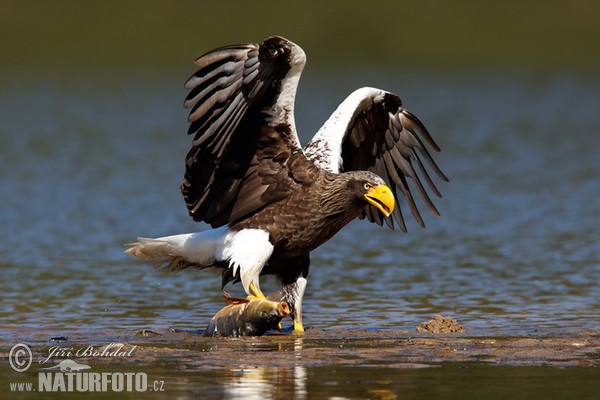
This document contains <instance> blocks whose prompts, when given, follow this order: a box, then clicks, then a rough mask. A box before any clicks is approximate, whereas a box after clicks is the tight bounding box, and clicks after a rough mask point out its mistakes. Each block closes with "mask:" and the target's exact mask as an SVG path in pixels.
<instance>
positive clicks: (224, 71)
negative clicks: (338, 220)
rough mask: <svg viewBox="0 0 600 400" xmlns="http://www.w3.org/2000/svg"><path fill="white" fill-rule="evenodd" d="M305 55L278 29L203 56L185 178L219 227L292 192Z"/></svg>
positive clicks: (193, 81)
mask: <svg viewBox="0 0 600 400" xmlns="http://www.w3.org/2000/svg"><path fill="white" fill-rule="evenodd" d="M304 63H305V57H304V52H303V51H302V49H300V47H298V46H297V45H295V44H294V43H292V42H289V41H288V40H286V39H283V38H281V37H277V36H274V37H270V38H268V39H266V40H265V41H264V42H263V43H262V44H243V45H236V46H227V47H222V48H219V49H216V50H213V51H211V52H209V53H206V54H204V55H203V56H201V57H200V58H198V59H197V60H196V64H197V65H198V66H199V67H200V70H198V71H197V72H196V73H195V74H194V75H192V77H190V78H189V79H188V81H187V82H186V84H185V88H186V89H189V90H190V93H189V94H188V96H187V97H186V99H185V102H184V106H185V107H186V108H190V109H191V110H190V114H189V117H188V122H190V127H189V130H188V133H189V134H194V135H195V136H194V140H193V143H192V148H191V149H190V151H189V153H188V155H187V157H186V170H185V175H184V179H183V182H182V184H181V192H182V194H183V196H184V199H185V202H186V205H187V207H188V210H189V213H190V215H191V216H192V217H193V218H194V220H196V221H205V222H207V223H209V224H211V225H212V226H213V227H218V226H221V225H225V224H227V223H230V222H232V221H236V220H239V219H241V218H243V217H244V216H245V215H248V214H250V213H252V212H253V211H256V210H258V209H260V208H261V207H264V206H265V205H266V204H268V203H270V202H272V201H276V200H278V199H281V198H283V197H285V196H286V195H287V193H288V189H289V187H288V185H287V184H286V182H285V179H286V177H287V176H288V174H287V169H288V168H289V166H288V165H287V163H288V162H289V154H291V153H292V152H293V151H294V150H296V149H298V148H300V145H299V142H298V138H297V135H296V130H295V127H294V124H293V101H294V97H295V94H296V87H297V81H298V78H299V75H300V73H301V71H302V68H303V66H304ZM286 155H287V156H286ZM274 176H278V177H279V176H281V177H282V179H283V180H282V181H281V180H277V179H273V177H274ZM264 177H267V178H266V179H265V178H264ZM288 179H289V178H288Z"/></svg>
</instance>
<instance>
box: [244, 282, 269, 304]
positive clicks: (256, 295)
mask: <svg viewBox="0 0 600 400" xmlns="http://www.w3.org/2000/svg"><path fill="white" fill-rule="evenodd" d="M250 291H251V292H252V294H249V295H248V299H249V300H266V299H267V297H266V296H265V295H264V294H263V292H261V290H260V289H259V288H257V287H256V286H254V283H250Z"/></svg>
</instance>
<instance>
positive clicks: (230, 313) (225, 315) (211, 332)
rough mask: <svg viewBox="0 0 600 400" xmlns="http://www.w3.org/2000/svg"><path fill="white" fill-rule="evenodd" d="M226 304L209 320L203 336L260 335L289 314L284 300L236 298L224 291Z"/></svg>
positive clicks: (277, 325)
mask: <svg viewBox="0 0 600 400" xmlns="http://www.w3.org/2000/svg"><path fill="white" fill-rule="evenodd" d="M224 297H225V302H226V303H227V305H226V306H225V307H223V308H222V309H221V310H220V311H219V312H217V313H216V314H215V316H214V317H212V319H211V320H210V323H209V324H208V327H207V328H206V331H205V332H204V336H223V337H226V336H233V337H239V336H260V335H263V334H264V333H265V332H267V331H268V330H270V329H278V327H279V322H281V319H282V318H284V317H286V316H288V315H289V314H290V307H289V306H288V304H287V303H286V302H284V301H280V302H277V301H271V300H248V299H238V298H234V297H231V296H229V295H228V294H227V293H224Z"/></svg>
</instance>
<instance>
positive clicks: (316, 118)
mask: <svg viewBox="0 0 600 400" xmlns="http://www.w3.org/2000/svg"><path fill="white" fill-rule="evenodd" d="M317 77H320V78H317ZM333 77H334V75H333V74H328V73H327V72H323V73H322V74H316V72H313V74H312V75H311V74H310V73H309V74H308V75H307V77H306V79H305V80H304V81H303V82H302V87H301V89H300V93H299V99H298V112H297V124H298V126H299V129H300V130H301V131H302V133H303V135H302V138H301V139H302V140H303V141H304V142H306V141H307V140H308V138H309V137H310V136H311V135H312V132H314V131H315V130H316V129H318V127H319V126H320V124H321V123H322V122H323V121H324V120H325V119H326V118H327V116H328V115H329V113H330V112H331V111H332V110H333V109H334V108H335V106H336V105H337V104H338V103H339V102H340V101H341V100H342V98H343V97H344V96H345V95H347V94H348V93H349V92H350V91H351V90H353V89H355V88H356V87H358V86H361V85H364V84H369V85H373V86H380V87H384V88H387V89H390V90H392V91H394V92H396V93H398V94H400V96H401V97H402V98H403V100H404V103H405V106H406V107H407V108H408V109H409V110H411V111H413V112H414V113H415V114H416V115H418V116H419V117H420V118H421V119H422V120H423V121H424V122H425V124H426V125H427V126H428V128H429V129H430V131H431V133H432V134H433V135H434V136H435V138H436V139H437V141H438V142H439V144H440V145H441V147H442V149H443V152H442V153H440V154H438V155H437V159H438V160H439V164H440V166H441V167H442V168H443V170H444V171H445V173H446V174H447V175H448V176H449V177H450V179H451V182H450V183H443V182H439V185H438V186H439V188H440V190H441V191H442V193H443V194H444V198H442V199H438V200H437V201H436V204H437V205H438V208H439V209H440V211H441V213H442V216H441V217H435V216H433V215H428V214H427V213H426V212H425V209H424V208H422V209H423V211H424V216H425V220H426V223H427V228H426V229H421V228H420V227H418V226H417V225H416V224H415V223H410V224H409V233H408V234H403V233H401V232H399V231H390V230H388V229H387V228H380V227H377V226H375V225H372V224H369V223H367V222H365V221H356V222H355V223H352V224H351V225H350V226H348V227H347V228H346V229H344V230H343V231H342V232H341V233H340V234H339V235H338V236H336V237H335V238H334V239H333V240H331V241H330V242H328V243H327V244H325V245H324V246H322V247H321V248H320V249H318V250H317V251H315V252H314V254H313V256H312V267H311V275H310V279H309V286H308V289H307V294H306V296H305V305H304V313H305V324H306V325H307V326H308V327H309V328H310V327H315V328H320V329H339V328H348V329H365V330H370V329H407V330H412V329H414V327H415V326H416V325H418V324H419V323H420V322H422V321H425V320H428V319H430V318H431V317H432V315H433V314H436V313H443V314H450V315H452V316H454V317H455V318H457V319H458V320H459V322H460V323H461V324H463V325H464V326H466V327H467V331H468V332H469V331H470V332H471V333H475V334H478V333H481V334H492V335H512V334H515V335H528V334H559V333H564V332H580V331H587V330H592V331H599V330H600V318H599V315H600V303H599V302H598V299H599V298H600V285H599V283H598V282H600V247H599V245H598V242H599V239H600V228H599V227H598V215H600V202H599V201H598V199H599V198H600V158H599V157H598V154H599V152H600V136H599V135H598V132H600V114H599V113H598V112H597V105H598V104H600V79H598V77H597V76H578V75H570V74H553V75H546V76H538V75H536V74H534V73H516V72H498V71H472V72H470V73H468V74H467V73H446V74H439V75H435V74H426V73H418V72H415V71H395V72H394V73H392V72H391V71H389V70H377V71H368V70H357V71H348V72H346V73H342V74H336V75H335V78H336V79H333ZM184 78H185V76H184ZM329 78H331V79H329ZM181 81H182V79H173V77H172V76H163V75H160V74H158V75H157V74H147V75H145V76H144V75H143V74H142V75H141V76H137V77H135V78H134V77H128V76H126V77H112V78H107V77H103V76H98V77H82V76H75V77H71V78H70V79H69V80H63V79H59V78H56V79H53V80H41V79H37V78H27V79H26V78H25V77H24V76H14V77H9V78H3V81H2V86H3V88H2V91H0V110H1V111H0V114H1V121H2V123H1V125H0V153H1V158H0V181H1V182H2V186H1V194H0V226H1V232H2V242H1V244H0V268H2V279H1V280H0V292H1V293H2V304H3V307H2V310H0V321H1V324H0V334H2V335H3V337H4V338H5V339H6V340H7V341H10V340H14V341H15V342H16V341H18V340H19V339H20V333H19V332H20V331H19V329H24V328H25V327H29V328H33V327H35V329H39V330H40V332H41V334H42V335H45V334H47V336H48V337H51V336H52V334H53V333H55V332H61V330H65V329H69V330H70V331H71V330H75V331H77V332H80V334H82V335H85V334H86V332H88V333H89V332H93V331H98V330H99V331H106V330H111V329H127V330H131V331H132V332H133V331H135V330H138V329H141V328H152V329H157V330H160V329H167V328H169V327H176V328H180V329H197V328H204V327H205V326H206V324H207V323H208V320H209V319H210V317H211V316H212V315H213V314H214V313H215V312H216V311H217V310H219V309H220V308H221V307H222V298H221V292H220V290H219V284H220V279H219V277H218V276H217V275H213V274H211V273H210V272H198V271H185V272H182V273H179V274H168V273H166V272H164V271H161V270H154V269H152V268H151V267H149V266H147V265H144V264H143V263H141V262H140V261H139V260H137V259H133V258H131V257H127V256H126V255H125V254H123V250H124V247H123V244H124V243H127V242H131V241H134V240H135V238H136V237H137V236H164V235H170V234H176V233H182V232H190V231H194V230H201V229H206V226H205V225H202V224H196V223H194V222H192V221H191V219H190V218H189V217H188V215H187V211H186V209H185V205H184V202H183V200H182V198H181V196H180V194H179V192H178V187H179V183H180V180H181V177H182V173H183V169H184V164H183V159H184V156H185V154H186V151H187V149H188V146H189V144H190V139H191V138H189V137H186V135H185V132H186V124H185V117H186V114H185V111H184V110H183V109H182V108H181V103H182V99H183V97H184V96H185V91H184V90H183V89H181ZM403 206H404V205H402V207H403ZM405 215H408V213H406V212H405ZM265 285H266V284H265ZM228 291H229V292H231V293H232V294H234V295H235V294H237V295H240V294H241V292H242V290H241V287H239V285H235V286H233V287H229V288H228ZM287 323H290V321H287ZM284 325H285V323H284ZM349 368H350V367H349ZM444 368H450V370H451V371H452V374H455V375H456V379H459V380H462V379H466V380H468V379H471V378H470V377H468V374H469V370H468V369H467V370H466V371H463V370H461V369H459V368H454V367H452V366H445V367H444ZM277 371H278V372H277V373H280V374H284V375H285V374H291V375H294V374H297V373H298V374H300V375H302V376H304V378H301V379H300V381H301V382H304V383H303V384H304V385H305V386H306V387H307V389H306V390H307V391H308V392H310V393H320V391H322V390H324V389H325V388H326V389H328V390H329V389H331V387H338V388H339V387H341V386H340V385H342V384H343V383H344V382H346V381H347V379H350V378H349V377H348V376H347V375H344V371H345V370H344V369H343V368H342V369H340V370H336V369H328V370H326V371H320V370H317V369H315V370H314V371H313V370H311V371H310V373H307V372H306V370H305V371H304V372H303V371H300V372H298V371H297V370H296V369H294V367H293V366H290V367H289V368H288V369H283V370H277ZM271 372H272V371H262V370H258V371H253V370H251V372H247V371H246V370H244V371H224V372H223V371H221V372H214V373H215V374H217V375H218V374H220V373H225V374H229V375H231V376H232V377H234V378H235V379H234V382H235V384H233V385H232V386H231V388H230V389H231V390H242V391H243V390H244V388H245V385H252V384H256V382H260V379H259V380H258V381H257V380H251V381H248V382H247V381H246V380H245V377H246V376H248V375H247V374H252V376H258V378H260V376H262V375H263V374H268V373H271ZM357 373H358V374H359V375H363V376H364V378H362V379H363V380H366V381H367V384H366V386H362V385H361V386H360V387H361V388H364V389H361V390H363V391H365V392H364V393H362V392H361V395H360V396H359V397H363V395H364V396H365V397H366V396H367V395H368V393H371V392H369V391H370V390H390V391H392V392H394V391H396V392H402V391H403V390H405V388H406V387H407V386H411V387H414V388H415V389H414V390H418V391H420V392H423V394H426V392H427V386H428V382H430V381H429V380H428V379H429V377H428V376H427V374H425V375H422V374H418V377H415V378H413V377H412V375H413V374H416V372H415V371H402V373H399V374H398V375H394V374H392V375H390V376H394V378H393V379H394V380H393V383H392V381H388V380H385V382H379V381H378V380H377V379H378V378H377V377H376V376H374V377H370V375H369V368H368V367H361V370H360V371H358V372H357ZM432 373H433V372H432ZM481 373H483V374H486V373H487V374H488V375H486V376H489V375H490V371H487V370H482V372H481ZM498 373H502V374H504V373H505V371H504V370H494V371H493V374H494V375H496V374H498ZM538 373H539V372H538V371H535V370H529V369H527V368H524V369H518V370H517V369H515V370H510V371H508V372H506V374H507V379H508V380H509V381H510V380H523V382H527V384H526V387H527V388H528V390H531V391H532V392H535V391H536V390H538V389H539V387H538V386H536V385H535V384H533V383H532V382H536V374H538ZM553 373H555V374H557V375H560V376H561V377H563V378H564V377H565V376H566V375H568V373H566V372H565V373H563V372H553ZM303 374H304V375H303ZM313 374H314V375H313ZM452 374H451V375H452ZM561 374H563V375H561ZM324 375H327V376H329V378H327V377H324ZM384 375H385V374H384ZM313 376H314V377H315V378H314V379H316V380H315V381H313ZM352 376H355V374H352ZM452 376H453V375H452ZM317 377H318V379H317ZM397 377H401V378H402V379H400V380H398V381H397V380H396V378H397ZM186 379H187V378H186ZM197 379H208V381H206V382H205V381H202V382H200V381H194V380H193V379H190V380H189V381H187V380H186V381H185V382H188V383H185V384H186V385H191V386H190V387H195V385H199V387H204V385H209V387H212V386H210V383H209V382H212V380H211V379H212V376H210V377H206V376H204V378H202V377H199V378H197ZM352 379H354V378H352ZM486 379H487V378H486ZM569 379H570V378H569ZM252 382H254V383H252ZM269 382H271V383H272V381H269ZM361 382H362V381H361ZM419 382H421V383H419ZM424 382H427V384H424ZM419 385H423V386H422V388H421V386H419ZM213 386H214V385H213ZM217 386H218V387H216V386H215V388H213V389H210V390H215V391H220V390H225V389H223V386H222V385H220V384H218V385H217ZM265 387H267V388H269V387H270V386H265ZM488 389H489V388H488ZM227 390H229V389H227ZM265 390H271V389H265ZM286 390H287V389H286ZM481 390H487V389H486V387H485V386H482V388H481ZM334 392H335V393H338V392H339V395H347V396H349V397H352V396H350V394H349V393H345V392H343V391H342V390H341V389H340V390H339V391H337V390H336V391H332V392H330V393H334ZM295 393H296V392H295ZM381 393H382V395H383V394H385V393H384V392H381ZM355 394H356V393H355ZM371 394H373V393H371ZM488 394H489V393H483V392H482V393H478V397H488V398H491V397H489V396H488ZM479 395H481V396H479ZM265 397H269V396H265ZM272 397H280V396H279V395H278V394H273V395H272ZM424 397H427V396H424ZM503 398H505V397H503Z"/></svg>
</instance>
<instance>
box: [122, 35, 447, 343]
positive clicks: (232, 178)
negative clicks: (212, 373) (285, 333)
mask: <svg viewBox="0 0 600 400" xmlns="http://www.w3.org/2000/svg"><path fill="white" fill-rule="evenodd" d="M305 63H306V56H305V53H304V51H303V50H302V48H300V47H299V46H298V45H296V44H294V43H292V42H291V41H289V40H287V39H284V38H282V37H280V36H272V37H269V38H267V39H265V40H264V41H263V42H262V43H252V44H240V45H232V46H226V47H220V48H217V49H215V50H212V51H210V52H208V53H206V54H204V55H202V56H200V57H199V58H198V59H197V60H196V64H197V65H198V67H200V68H199V70H198V71H197V72H196V73H194V74H193V75H192V76H191V77H190V78H189V79H188V80H187V82H186V83H185V88H186V89H188V90H189V94H188V95H187V97H186V99H185V102H184V107H186V108H189V109H190V112H189V116H188V122H189V129H188V134H192V135H194V139H193V141H192V147H191V149H190V150H189V152H188V153H187V157H186V159H185V174H184V177H183V182H182V184H181V193H182V194H183V197H184V199H185V203H186V205H187V209H188V211H189V214H190V216H191V217H192V218H193V219H194V220H195V221H203V222H205V223H207V224H209V225H210V226H211V228H212V229H208V230H203V231H200V232H195V233H186V234H179V235H172V236H165V237H160V238H153V239H151V238H143V237H142V238H138V242H136V243H131V244H129V246H130V247H129V248H128V249H127V250H126V253H127V254H129V255H133V256H137V257H139V258H141V259H143V260H145V261H147V262H150V263H152V264H153V265H154V266H157V267H160V266H163V267H166V268H168V269H170V270H172V271H178V270H182V269H185V268H190V267H195V268H200V269H204V268H217V269H219V270H220V271H221V275H222V282H221V284H222V288H223V286H224V285H225V284H227V283H228V282H230V281H234V282H238V281H241V282H242V285H243V288H244V290H245V292H246V293H247V294H248V297H249V298H251V299H264V298H265V295H264V294H263V293H262V291H261V289H260V282H259V277H260V276H261V275H265V274H269V275H275V276H276V277H277V278H278V280H279V281H280V282H281V290H279V292H278V293H280V299H281V300H282V301H285V302H287V303H288V305H289V306H290V315H291V317H292V320H293V323H294V331H295V332H303V331H304V326H303V322H302V299H303V296H304V292H305V289H306V284H307V278H308V273H309V266H310V253H311V251H313V250H315V249H316V248H317V247H319V246H320V245H321V244H323V243H325V242H326V241H328V240H329V239H331V238H332V237H333V236H334V235H335V234H336V233H337V232H338V231H339V230H340V229H342V228H343V227H344V226H345V225H347V224H348V223H349V222H350V221H352V220H354V219H355V218H357V217H358V218H362V219H367V220H368V221H370V222H374V223H377V224H378V225H380V226H381V225H383V224H384V223H385V224H386V225H387V226H388V227H390V228H391V229H394V227H395V224H396V225H397V226H398V227H399V228H400V229H401V230H402V231H404V232H406V224H405V220H404V217H403V214H402V211H401V209H400V207H395V199H396V198H397V197H398V193H400V194H401V195H402V196H403V197H404V199H405V201H406V204H407V206H408V208H409V209H410V211H411V213H412V215H413V217H414V219H415V220H416V221H417V223H418V224H420V225H421V226H422V227H424V226H425V224H424V222H423V218H422V217H421V214H420V212H419V209H418V208H417V205H416V203H415V197H414V196H413V191H411V187H412V190H415V188H416V191H417V192H418V194H419V196H420V197H421V199H422V201H423V204H425V205H426V206H427V207H428V208H429V210H431V212H432V213H433V214H436V215H439V212H438V210H437V209H436V207H435V206H434V204H433V202H432V200H431V198H430V195H429V192H431V193H433V194H435V195H436V196H438V197H441V194H440V192H439V190H438V189H437V188H436V186H435V184H434V182H433V180H432V179H431V177H430V171H433V172H434V173H435V174H436V175H437V176H438V177H439V179H441V180H444V181H447V180H448V178H447V177H446V176H445V175H444V173H443V172H442V171H441V170H440V168H439V167H438V165H437V164H436V162H435V161H434V160H433V158H432V156H431V154H430V150H434V151H440V147H439V146H438V144H437V143H436V142H435V141H434V139H433V138H432V137H431V135H430V134H429V132H428V131H427V129H426V128H425V126H424V125H423V123H422V122H421V121H420V120H419V119H418V118H417V117H416V116H415V115H414V114H412V113H411V112H409V111H408V110H406V109H405V108H403V106H402V102H401V100H400V98H399V97H398V96H397V95H395V94H393V93H390V92H388V91H385V90H380V89H375V88H372V87H363V88H360V89H358V90H356V91H354V92H353V93H351V94H350V95H349V96H348V97H347V98H346V99H345V100H344V101H343V102H342V103H341V104H340V105H339V107H338V108H337V109H336V110H335V111H334V113H333V114H332V115H331V117H330V118H329V119H328V120H327V121H326V122H325V124H324V125H323V126H322V127H321V128H320V129H319V130H318V131H317V133H316V134H315V136H314V137H313V139H312V140H310V142H308V144H307V145H306V146H305V147H302V146H301V144H300V141H299V139H298V134H297V132H296V125H295V120H294V102H295V97H296V89H297V87H298V81H299V79H300V75H301V73H302V70H303V68H304V65H305ZM409 181H411V182H412V183H411V185H410V186H411V187H409ZM278 300H279V299H278Z"/></svg>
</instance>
